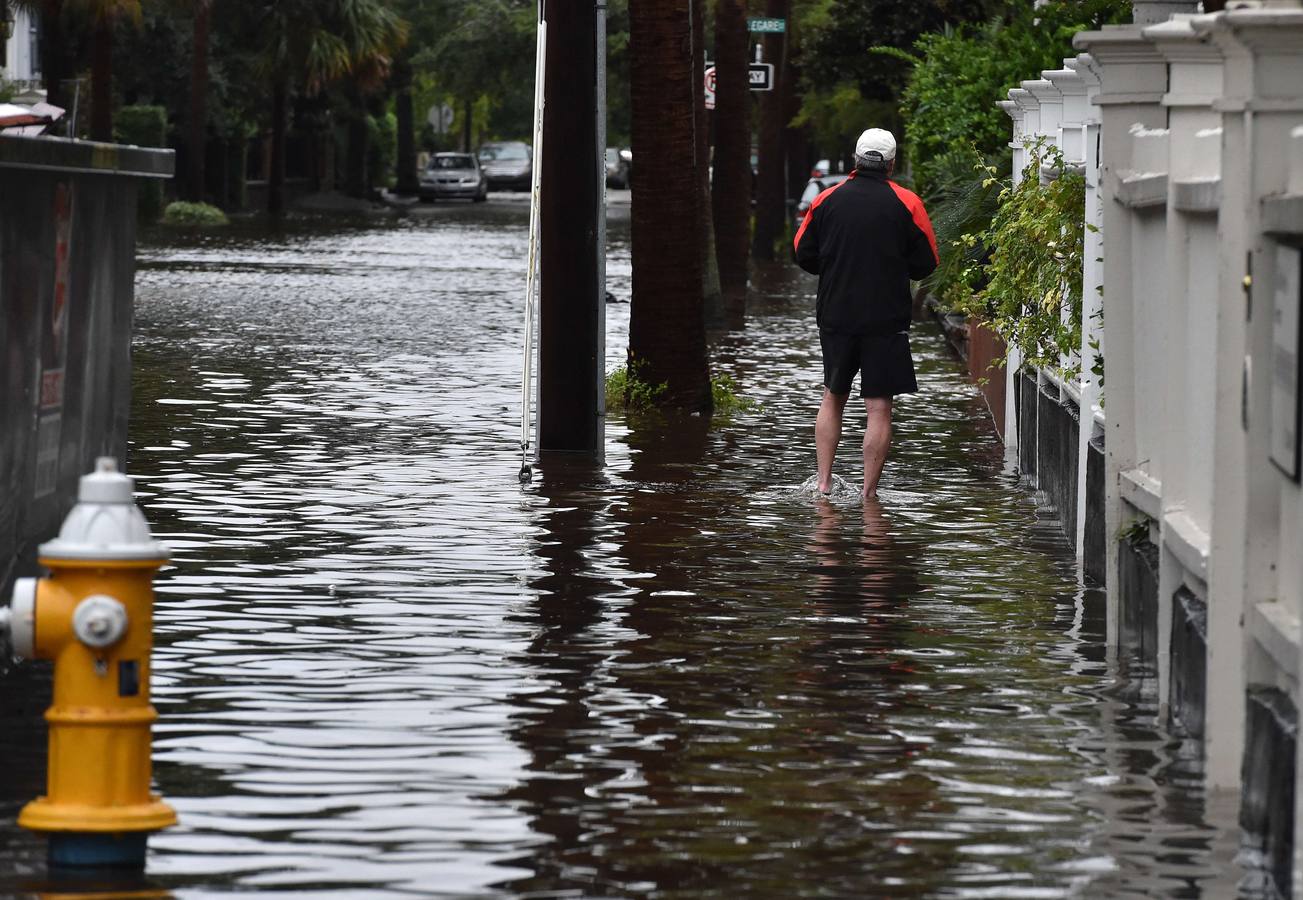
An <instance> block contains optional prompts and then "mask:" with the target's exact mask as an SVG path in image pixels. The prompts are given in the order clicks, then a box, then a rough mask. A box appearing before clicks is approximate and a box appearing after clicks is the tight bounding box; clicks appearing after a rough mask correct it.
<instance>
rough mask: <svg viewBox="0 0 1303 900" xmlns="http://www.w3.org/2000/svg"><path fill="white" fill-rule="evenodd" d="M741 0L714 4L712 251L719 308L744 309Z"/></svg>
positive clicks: (747, 205)
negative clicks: (721, 304)
mask: <svg viewBox="0 0 1303 900" xmlns="http://www.w3.org/2000/svg"><path fill="white" fill-rule="evenodd" d="M746 16H747V5H746V0H718V2H717V3H716V5H715V184H714V193H713V194H712V195H711V201H712V205H713V206H714V219H715V253H716V256H717V258H718V260H719V281H720V287H721V289H722V291H723V297H724V312H725V316H726V318H727V319H728V320H729V321H730V322H732V323H738V322H740V320H741V319H742V317H743V314H744V313H745V311H746V294H747V257H748V255H749V253H750V246H751V88H750V84H749V79H748V75H747V24H746Z"/></svg>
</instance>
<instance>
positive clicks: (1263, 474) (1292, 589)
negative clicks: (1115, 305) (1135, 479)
mask: <svg viewBox="0 0 1303 900" xmlns="http://www.w3.org/2000/svg"><path fill="white" fill-rule="evenodd" d="M1192 24H1193V26H1194V28H1195V30H1196V31H1197V32H1198V33H1200V34H1207V35H1209V36H1211V38H1212V40H1213V41H1214V42H1215V43H1216V44H1217V46H1218V47H1219V48H1220V49H1221V51H1222V52H1223V53H1224V54H1225V57H1226V66H1225V91H1224V96H1223V97H1222V98H1221V99H1220V100H1219V101H1218V102H1217V104H1216V108H1217V109H1218V110H1219V111H1220V112H1221V113H1222V122H1221V125H1222V159H1223V160H1225V164H1224V165H1223V167H1222V204H1221V220H1220V237H1221V243H1220V247H1221V251H1222V252H1221V256H1220V258H1219V269H1220V278H1219V293H1220V307H1219V309H1220V312H1221V319H1220V321H1219V323H1218V335H1217V338H1218V340H1217V346H1218V356H1217V364H1218V371H1219V376H1225V377H1224V379H1223V378H1219V380H1218V386H1217V397H1216V413H1215V415H1216V419H1215V421H1216V439H1215V444H1214V474H1213V511H1214V514H1215V515H1214V518H1213V522H1212V536H1211V548H1210V570H1211V571H1210V576H1211V582H1210V585H1209V590H1210V593H1213V594H1216V595H1218V596H1225V597H1228V598H1235V597H1242V598H1243V617H1244V624H1245V630H1246V632H1247V641H1246V643H1245V645H1244V646H1243V648H1242V652H1243V653H1244V663H1245V666H1244V669H1243V671H1244V673H1245V680H1244V682H1242V683H1241V684H1240V685H1239V689H1240V690H1244V688H1245V687H1247V686H1249V685H1266V686H1272V687H1276V688H1279V689H1280V690H1282V691H1285V692H1286V693H1287V694H1289V695H1290V696H1291V698H1292V699H1293V701H1294V704H1295V708H1296V709H1297V708H1298V705H1299V696H1298V693H1299V692H1298V684H1299V680H1300V678H1301V677H1303V673H1301V672H1300V669H1299V666H1300V659H1299V656H1300V653H1299V637H1298V635H1299V627H1300V621H1301V620H1303V584H1301V582H1303V575H1301V574H1300V568H1301V566H1303V563H1300V557H1301V556H1303V552H1301V548H1303V496H1300V492H1299V484H1298V482H1297V481H1295V480H1294V479H1293V478H1291V477H1290V476H1288V475H1286V474H1285V473H1284V472H1283V471H1282V470H1281V469H1280V468H1278V466H1277V464H1276V463H1275V462H1273V453H1272V450H1273V438H1277V437H1279V436H1280V435H1279V434H1278V433H1277V428H1279V427H1280V426H1281V424H1282V423H1280V422H1278V421H1276V416H1275V415H1274V412H1275V411H1274V410H1273V405H1272V404H1273V399H1275V397H1276V393H1277V392H1278V391H1279V390H1281V388H1282V387H1286V386H1288V383H1289V382H1293V386H1294V388H1295V389H1297V355H1296V353H1294V354H1291V355H1292V359H1289V358H1287V356H1284V355H1281V354H1280V353H1279V351H1277V350H1276V349H1275V347H1274V346H1273V345H1274V344H1275V342H1276V341H1277V340H1279V339H1282V338H1283V339H1285V340H1287V341H1289V340H1292V342H1294V343H1297V339H1298V334H1297V330H1296V329H1295V330H1294V332H1293V334H1292V336H1291V335H1289V334H1287V333H1286V332H1285V329H1281V330H1280V331H1278V330H1277V327H1276V321H1277V316H1279V315H1280V314H1281V311H1282V310H1288V311H1291V312H1295V313H1296V312H1297V303H1298V299H1297V296H1295V297H1294V298H1293V299H1292V300H1291V301H1287V302H1286V303H1285V304H1284V305H1283V306H1282V307H1280V308H1278V307H1277V300H1278V298H1277V296H1276V291H1277V288H1278V287H1279V286H1280V285H1281V284H1282V283H1283V275H1284V273H1283V272H1281V269H1280V267H1281V264H1282V262H1283V261H1286V260H1289V259H1291V258H1292V250H1290V249H1288V248H1287V246H1286V244H1285V243H1284V242H1283V241H1282V240H1281V239H1280V238H1279V237H1276V236H1272V235H1268V234H1266V233H1265V227H1264V210H1268V209H1270V210H1271V211H1272V215H1273V218H1274V217H1275V214H1276V212H1277V211H1278V210H1281V209H1283V208H1286V207H1287V206H1288V203H1286V206H1285V207H1282V206H1281V204H1282V201H1283V200H1285V198H1287V197H1288V195H1287V194H1285V192H1286V191H1287V190H1288V188H1289V187H1290V185H1291V176H1290V153H1289V148H1290V144H1291V141H1292V135H1293V133H1294V132H1295V130H1296V129H1297V128H1299V126H1300V125H1303V9H1299V4H1298V3H1289V4H1283V3H1274V4H1272V8H1263V9H1244V10H1233V11H1229V12H1225V13H1221V14H1219V15H1213V16H1204V17H1199V18H1196V19H1195V20H1193V23H1192ZM1282 195H1285V197H1284V198H1283V197H1282ZM1299 202H1300V203H1303V198H1300V200H1299ZM1286 224H1287V223H1276V224H1275V225H1273V226H1272V227H1273V228H1274V227H1277V225H1279V226H1280V227H1284V226H1285V225H1286ZM1237 375H1238V377H1236V376H1237ZM1292 412H1293V411H1292V410H1291V413H1292ZM1287 418H1293V416H1292V415H1291V416H1289V417H1287ZM1294 438H1295V439H1297V435H1296V434H1295V435H1294ZM1211 611H1212V608H1211V606H1210V613H1211ZM1223 613H1224V615H1226V616H1229V615H1230V613H1231V610H1230V609H1224V610H1223ZM1228 624H1229V623H1228ZM1231 634H1232V630H1231V629H1230V628H1229V627H1226V628H1223V629H1222V635H1223V636H1222V637H1219V639H1218V640H1217V641H1216V642H1211V641H1210V644H1209V669H1210V671H1218V672H1222V671H1225V669H1224V668H1223V667H1225V666H1228V665H1231V664H1233V661H1234V660H1235V659H1236V656H1235V654H1236V652H1238V648H1236V647H1235V646H1234V641H1233V640H1232V638H1231ZM1300 746H1301V747H1303V742H1300ZM1297 763H1298V761H1297V760H1296V761H1295V770H1296V772H1297V770H1298V765H1297ZM1296 793H1297V794H1299V795H1303V791H1298V792H1296ZM1301 826H1303V816H1300V815H1298V814H1297V812H1296V818H1295V835H1296V836H1303V831H1300V827H1301ZM1295 844H1296V851H1297V847H1298V846H1299V845H1300V844H1303V841H1300V840H1298V839H1296V841H1295ZM1297 863H1298V856H1297V852H1296V856H1295V871H1296V872H1297V871H1298V864H1297ZM1294 884H1295V890H1296V892H1297V891H1299V889H1300V879H1299V878H1298V877H1297V876H1296V877H1295V879H1294ZM1296 895H1297V893H1296Z"/></svg>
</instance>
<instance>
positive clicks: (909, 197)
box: [810, 181, 941, 265]
mask: <svg viewBox="0 0 1303 900" xmlns="http://www.w3.org/2000/svg"><path fill="white" fill-rule="evenodd" d="M887 184H889V185H891V189H892V190H893V191H895V192H896V196H897V197H899V198H900V202H901V203H903V204H905V208H906V209H907V210H909V214H910V215H911V216H913V218H914V224H915V225H917V226H918V230H919V231H921V232H923V234H924V235H926V236H927V242H928V243H929V244H931V245H932V257H933V259H935V260H936V261H937V263H938V265H939V264H940V262H941V256H940V254H938V253H937V236H936V234H934V233H933V231H932V220H931V219H929V218H928V217H927V210H926V209H924V208H923V201H922V200H920V199H919V198H918V194H916V193H914V192H913V191H911V190H907V189H906V188H903V187H901V186H900V185H898V184H896V182H894V181H888V182H887ZM810 206H811V208H813V207H814V204H813V203H812V204H810Z"/></svg>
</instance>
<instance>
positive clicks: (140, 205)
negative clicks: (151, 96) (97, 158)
mask: <svg viewBox="0 0 1303 900" xmlns="http://www.w3.org/2000/svg"><path fill="white" fill-rule="evenodd" d="M113 138H114V140H116V141H117V142H118V143H119V144H135V145H136V146H138V147H166V146H167V110H166V109H165V108H164V107H162V106H124V107H122V108H121V109H119V110H118V113H117V115H116V116H115V117H114V119H113ZM162 209H163V182H162V181H160V180H159V179H157V178H145V179H141V181H140V183H139V185H138V186H137V187H136V214H137V215H138V216H139V217H140V219H141V221H144V222H153V221H156V220H157V219H158V214H159V213H160V212H161V211H162Z"/></svg>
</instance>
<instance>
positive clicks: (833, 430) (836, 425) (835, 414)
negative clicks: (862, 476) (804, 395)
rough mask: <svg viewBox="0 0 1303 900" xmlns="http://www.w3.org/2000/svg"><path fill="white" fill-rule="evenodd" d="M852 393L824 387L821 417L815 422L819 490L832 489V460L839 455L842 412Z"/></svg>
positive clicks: (820, 406)
mask: <svg viewBox="0 0 1303 900" xmlns="http://www.w3.org/2000/svg"><path fill="white" fill-rule="evenodd" d="M849 396H850V394H834V393H833V392H832V391H830V390H828V389H827V388H824V389H823V402H822V403H820V404H819V417H818V418H817V419H815V422H814V452H815V458H816V459H817V460H818V463H819V479H818V480H819V490H821V491H823V492H824V493H827V492H828V491H830V490H832V460H833V457H834V456H836V455H837V441H838V440H840V439H841V436H842V412H843V411H844V410H845V409H846V398H847V397H849Z"/></svg>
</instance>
